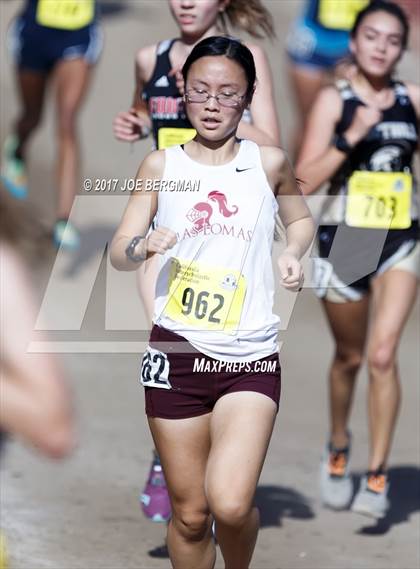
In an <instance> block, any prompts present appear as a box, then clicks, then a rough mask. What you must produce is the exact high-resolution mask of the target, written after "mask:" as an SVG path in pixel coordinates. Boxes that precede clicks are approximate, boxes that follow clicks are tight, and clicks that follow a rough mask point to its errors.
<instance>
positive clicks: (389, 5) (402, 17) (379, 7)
mask: <svg viewBox="0 0 420 569" xmlns="http://www.w3.org/2000/svg"><path fill="white" fill-rule="evenodd" d="M375 12H386V13H387V14H391V16H394V17H395V18H397V20H399V22H400V24H401V25H402V28H403V35H402V39H401V43H402V47H403V49H406V48H407V44H408V34H409V31H410V24H409V23H408V19H407V16H406V14H405V12H404V10H403V9H402V8H400V6H398V4H394V2H386V1H385V0H373V1H372V2H371V3H370V4H368V5H367V6H366V8H365V9H364V10H361V11H360V12H359V13H358V14H357V17H356V20H355V22H354V25H353V29H352V31H351V37H352V38H354V37H355V36H356V34H357V30H358V29H359V27H360V24H361V23H362V22H363V20H364V19H365V18H366V16H369V14H373V13H375Z"/></svg>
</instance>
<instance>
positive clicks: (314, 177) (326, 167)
mask: <svg viewBox="0 0 420 569" xmlns="http://www.w3.org/2000/svg"><path fill="white" fill-rule="evenodd" d="M341 110H342V101H341V97H340V94H339V93H338V91H337V89H335V87H326V88H325V89H323V90H322V91H321V93H320V94H319V95H318V97H317V99H316V101H315V103H314V105H313V107H312V109H311V112H310V115H309V118H308V123H307V127H306V132H305V133H304V140H303V144H302V148H301V151H300V154H299V158H298V160H297V165H296V175H297V177H298V178H299V179H301V180H302V191H303V193H305V194H310V193H312V192H314V191H316V190H317V189H318V188H319V187H320V186H321V185H322V184H323V183H324V182H326V181H327V180H329V179H330V178H331V176H332V175H333V174H334V172H336V170H337V169H338V168H339V167H340V166H341V164H343V162H344V161H345V159H346V155H345V154H344V153H343V152H341V151H340V150H338V149H337V148H335V147H334V146H333V145H332V144H331V142H332V139H333V135H334V129H335V125H336V123H337V122H338V121H339V119H340V115H341Z"/></svg>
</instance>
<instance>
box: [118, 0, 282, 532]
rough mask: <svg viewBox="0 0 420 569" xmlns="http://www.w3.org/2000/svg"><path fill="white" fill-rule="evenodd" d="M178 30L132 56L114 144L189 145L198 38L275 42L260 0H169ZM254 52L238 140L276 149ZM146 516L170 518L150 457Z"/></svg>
mask: <svg viewBox="0 0 420 569" xmlns="http://www.w3.org/2000/svg"><path fill="white" fill-rule="evenodd" d="M169 7H170V10H171V13H172V16H173V17H174V19H175V21H176V24H177V26H178V28H179V35H180V37H179V38H176V39H170V40H164V41H162V42H159V43H158V44H154V45H151V46H147V47H144V48H141V49H140V50H139V52H138V54H137V57H136V87H135V92H134V98H133V104H132V107H131V109H130V110H129V111H128V112H120V113H118V115H117V116H116V117H115V119H114V123H113V129H114V134H115V136H116V138H117V139H118V140H121V141H125V142H135V141H137V140H139V139H141V138H144V137H147V136H148V135H149V134H150V133H151V134H152V135H153V141H154V145H155V148H158V149H162V148H167V147H169V146H172V145H174V144H181V143H182V142H186V141H188V140H191V139H192V138H193V136H194V134H195V131H194V129H193V127H192V125H191V123H190V121H189V120H188V117H187V116H186V113H185V107H184V101H183V98H182V93H183V79H182V75H181V73H180V69H181V67H182V65H183V64H184V62H185V60H186V58H187V56H188V55H189V53H190V52H191V50H192V49H193V47H194V45H195V44H197V43H198V42H199V41H200V40H201V39H203V38H205V37H209V36H214V35H217V34H221V33H223V32H225V31H226V23H227V22H229V24H230V26H231V27H232V28H233V29H235V30H236V29H238V30H241V31H245V32H247V33H249V34H251V35H252V36H254V37H256V38H258V37H264V36H267V37H270V38H271V37H273V36H274V30H273V23H272V18H271V14H270V13H269V12H268V10H267V9H266V8H265V7H264V6H263V5H262V3H261V2H260V0H199V1H198V0H169ZM248 47H249V48H250V50H251V51H252V53H253V56H254V59H255V64H256V69H257V77H258V84H257V88H256V93H255V96H254V97H253V100H252V104H251V106H250V108H249V109H245V111H244V114H243V116H242V120H241V122H240V125H239V130H238V133H239V136H241V137H244V138H248V139H250V140H254V141H255V142H257V143H259V144H273V145H279V144H280V129H279V125H278V118H277V111H276V108H275V101H274V88H273V81H272V75H271V71H270V67H269V64H268V61H267V57H266V55H265V53H264V50H263V49H262V48H261V47H259V46H257V45H249V46H248ZM156 277H157V263H156V259H154V258H152V259H150V260H149V261H147V262H146V263H144V264H143V265H142V266H141V267H140V268H139V270H138V273H137V286H138V289H139V292H140V296H141V298H142V301H143V305H144V308H145V312H146V315H147V318H148V321H149V322H151V321H152V315H153V304H154V290H155V285H156ZM141 500H142V507H143V511H144V513H145V515H146V516H147V517H149V518H150V519H152V520H153V521H157V522H160V521H165V520H167V519H168V518H169V516H170V505H169V500H168V497H167V493H166V487H165V480H164V477H163V474H162V469H161V465H160V462H159V457H158V456H157V454H156V453H154V458H153V462H152V465H151V468H150V472H149V475H148V479H147V483H146V486H145V488H144V491H143V493H142V495H141Z"/></svg>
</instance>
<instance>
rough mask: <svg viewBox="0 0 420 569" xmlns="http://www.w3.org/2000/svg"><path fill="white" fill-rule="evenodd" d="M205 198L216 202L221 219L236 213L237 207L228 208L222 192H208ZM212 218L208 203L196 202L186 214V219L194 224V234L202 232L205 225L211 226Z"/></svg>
mask: <svg viewBox="0 0 420 569" xmlns="http://www.w3.org/2000/svg"><path fill="white" fill-rule="evenodd" d="M207 197H208V199H209V200H210V201H213V202H216V204H217V205H218V206H219V212H220V213H221V214H222V215H223V217H231V216H232V215H236V214H237V213H238V206H236V205H234V206H233V209H229V208H228V206H227V198H226V196H225V194H223V193H222V192H217V191H215V192H210V193H209V195H208V196H207ZM212 216H213V206H212V205H211V204H210V203H209V202H198V203H197V204H195V206H193V207H192V208H191V209H190V211H189V212H188V213H187V219H188V221H191V222H192V223H193V224H194V229H195V230H196V232H200V231H202V230H203V229H204V227H205V226H206V225H211V218H212Z"/></svg>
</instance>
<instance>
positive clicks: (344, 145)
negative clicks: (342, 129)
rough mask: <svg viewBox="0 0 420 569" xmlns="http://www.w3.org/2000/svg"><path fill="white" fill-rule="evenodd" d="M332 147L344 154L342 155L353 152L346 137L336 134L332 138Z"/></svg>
mask: <svg viewBox="0 0 420 569" xmlns="http://www.w3.org/2000/svg"><path fill="white" fill-rule="evenodd" d="M334 146H335V147H336V148H337V150H339V151H340V152H344V154H350V152H351V151H352V150H353V147H352V146H350V144H349V143H348V142H347V139H346V137H345V136H344V135H343V134H337V135H336V137H335V138H334Z"/></svg>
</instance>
